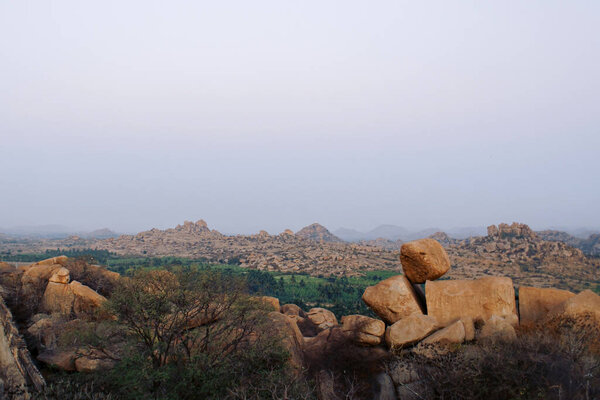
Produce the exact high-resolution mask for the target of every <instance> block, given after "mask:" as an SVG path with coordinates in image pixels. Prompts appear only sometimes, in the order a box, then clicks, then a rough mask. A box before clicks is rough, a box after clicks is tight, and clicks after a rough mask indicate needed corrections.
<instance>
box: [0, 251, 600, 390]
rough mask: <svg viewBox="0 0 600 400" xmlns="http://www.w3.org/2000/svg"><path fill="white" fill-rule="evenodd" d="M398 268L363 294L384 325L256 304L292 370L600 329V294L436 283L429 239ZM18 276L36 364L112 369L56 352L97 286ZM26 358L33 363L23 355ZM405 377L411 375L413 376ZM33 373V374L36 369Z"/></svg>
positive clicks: (42, 272)
mask: <svg viewBox="0 0 600 400" xmlns="http://www.w3.org/2000/svg"><path fill="white" fill-rule="evenodd" d="M400 262H401V264H402V268H403V271H404V274H403V275H397V276H393V277H391V278H388V279H385V280H383V281H381V282H379V283H377V284H376V285H374V286H370V287H367V288H366V290H365V291H364V294H363V296H362V299H363V301H364V302H365V304H366V305H367V306H368V307H370V309H371V310H372V311H373V313H374V314H375V315H377V316H378V317H379V318H372V317H369V316H364V315H346V316H343V317H342V318H341V319H340V320H339V322H338V319H337V318H336V316H335V315H334V314H333V313H332V312H331V311H329V310H327V309H325V308H320V307H317V308H312V309H310V310H307V311H305V310H303V309H301V308H300V307H298V306H297V305H295V304H284V305H280V303H279V300H278V299H277V298H274V297H266V296H265V297H261V298H258V300H260V301H262V303H264V305H265V308H266V309H267V312H268V316H269V319H270V320H271V321H272V326H273V327H274V328H276V330H277V331H279V332H280V333H281V334H282V336H283V339H282V340H283V341H284V343H283V344H284V345H285V347H286V348H287V349H288V350H289V353H290V357H291V364H292V366H294V367H297V368H299V369H300V368H302V367H303V366H306V364H307V360H310V359H311V358H313V359H314V358H316V357H318V356H319V355H322V354H330V353H331V354H336V353H335V352H336V351H338V350H339V349H341V348H344V347H347V346H348V345H352V346H353V348H352V351H354V352H356V353H357V354H360V356H361V357H363V355H364V357H365V358H366V357H369V356H370V355H373V354H389V351H390V350H392V351H396V350H400V349H407V348H411V349H419V348H426V347H428V346H442V347H444V348H445V349H451V348H452V346H455V345H457V344H460V343H463V342H469V341H473V340H477V341H482V342H483V341H495V340H507V341H510V340H514V339H515V338H516V330H515V329H516V328H517V327H518V326H519V325H520V324H521V325H530V324H540V323H542V324H543V323H544V321H549V320H551V319H552V318H557V317H561V316H569V317H571V316H576V315H581V314H586V315H590V314H591V315H595V316H596V317H597V319H598V320H599V321H600V296H598V295H597V294H595V293H593V292H592V291H590V290H585V291H583V292H581V293H579V294H575V293H571V292H569V291H565V290H558V289H552V288H533V287H520V288H519V289H518V292H517V291H515V288H514V285H513V282H512V280H511V279H510V278H507V277H483V278H479V279H474V280H448V279H440V278H442V277H443V276H444V274H446V273H447V272H448V271H449V269H450V262H449V259H448V255H447V254H446V251H445V250H444V248H443V247H442V246H441V245H440V244H439V243H438V242H437V241H435V240H433V239H422V240H417V241H414V242H409V243H405V244H404V245H403V246H402V249H401V255H400ZM91 267H94V268H96V269H97V268H100V267H96V266H90V268H91ZM3 268H4V269H5V270H9V271H11V270H10V269H9V268H8V267H3ZM11 268H12V267H11ZM12 271H16V272H10V273H13V274H20V276H19V278H20V284H21V285H22V290H23V292H24V293H25V294H27V293H33V292H34V291H36V290H37V291H38V293H43V295H42V296H41V299H40V311H42V312H43V314H37V315H34V316H33V317H31V319H30V324H29V326H28V329H27V335H28V336H29V339H31V342H32V343H33V347H34V348H35V349H36V351H37V353H38V356H37V359H38V360H39V361H41V362H44V363H46V364H51V365H55V366H57V367H59V368H62V369H64V370H67V371H80V372H90V371H95V370H98V369H103V368H110V366H111V365H112V363H111V361H110V360H105V359H102V358H101V357H98V355H96V354H87V353H85V352H84V351H82V349H71V348H69V349H63V348H58V347H57V345H56V336H57V332H58V330H60V329H61V328H60V327H61V326H65V324H73V323H84V321H85V318H86V317H87V316H89V315H91V314H94V313H95V312H96V310H98V308H99V307H100V306H101V305H102V303H103V302H104V301H105V300H106V299H105V298H104V297H103V296H102V295H101V294H99V293H97V292H96V291H94V290H93V289H92V288H90V287H88V286H86V285H83V284H81V283H80V282H77V281H72V280H71V276H72V275H73V273H72V271H70V270H69V262H68V259H67V258H66V257H55V258H52V259H49V260H44V261H41V262H38V263H36V264H32V265H30V266H27V267H21V268H18V269H12ZM96 272H98V273H101V274H103V275H106V276H105V277H106V278H107V279H112V280H116V279H119V278H118V274H117V275H116V276H115V274H114V273H112V272H110V271H106V270H104V271H102V270H97V271H96ZM75 276H76V275H75ZM90 284H91V283H90ZM423 286H424V291H423ZM40 291H41V292H40ZM65 320H68V321H67V322H65ZM598 328H599V329H600V326H599V327H598ZM2 346H3V341H2V338H0V356H2V354H6V352H4V353H3V351H2ZM27 355H28V353H27ZM24 357H25V356H24ZM23 359H24V360H25V362H27V358H26V357H25V358H23ZM2 362H3V360H2V357H0V366H1V365H4V364H2ZM6 362H11V360H10V359H9V360H8V361H6ZM7 365H8V364H7ZM403 374H404V373H403ZM406 374H407V376H412V375H411V374H412V372H410V371H409V372H407V373H406ZM33 375H34V376H37V375H35V371H34V373H33ZM29 379H30V380H31V378H29ZM34 379H35V378H34ZM382 379H383V378H382ZM386 379H388V378H386ZM391 379H392V380H393V381H394V382H396V381H398V379H399V378H398V377H395V376H391ZM23 382H25V381H23ZM42 382H43V381H42ZM42 384H43V383H42Z"/></svg>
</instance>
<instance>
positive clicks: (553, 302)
mask: <svg viewBox="0 0 600 400" xmlns="http://www.w3.org/2000/svg"><path fill="white" fill-rule="evenodd" d="M573 296H575V293H572V292H569V291H568V290H561V289H553V288H547V289H542V288H535V287H528V286H521V287H520V288H519V314H520V317H521V323H535V322H538V321H541V320H543V319H544V318H545V317H546V316H547V315H548V313H549V312H550V311H551V310H552V309H554V308H556V307H557V306H558V305H560V304H561V303H563V302H565V301H566V300H568V299H570V298H571V297H573Z"/></svg>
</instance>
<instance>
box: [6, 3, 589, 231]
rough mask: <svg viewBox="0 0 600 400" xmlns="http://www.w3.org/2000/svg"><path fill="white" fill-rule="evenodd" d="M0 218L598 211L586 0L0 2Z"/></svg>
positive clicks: (293, 221)
mask: <svg viewBox="0 0 600 400" xmlns="http://www.w3.org/2000/svg"><path fill="white" fill-rule="evenodd" d="M0 190H1V193H0V227H10V226H15V225H32V224H62V225H68V226H72V227H77V228H85V229H88V228H89V229H92V228H99V227H110V228H112V229H115V230H119V231H137V230H141V229H147V228H150V227H161V228H164V227H170V226H174V225H176V224H177V223H180V222H183V220H186V219H188V220H196V219H199V218H204V219H205V220H206V221H207V222H208V223H209V225H210V226H212V227H216V228H217V229H219V230H222V231H225V232H252V231H258V230H259V229H267V230H268V231H270V232H271V233H277V232H280V231H282V230H283V229H285V228H292V229H298V228H300V227H302V226H304V225H307V224H309V223H312V222H315V221H319V222H321V223H323V224H324V225H326V226H328V227H330V228H333V229H335V228H337V227H340V226H346V227H355V228H360V229H368V228H372V227H374V226H376V225H379V224H382V223H392V224H398V225H404V226H408V227H428V226H436V227H453V226H472V225H487V224H491V223H499V222H512V221H522V222H527V223H530V224H531V225H532V226H534V227H538V228H539V227H546V226H553V225H554V226H572V227H574V226H589V227H600V207H599V206H600V2H598V1H596V0H590V1H568V2H565V1H548V0H544V1H494V2H481V1H447V0H444V1H437V2H436V1H427V2H423V1H410V2H404V1H397V0H394V1H348V0H346V1H323V0H319V1H306V0H305V1H285V0H275V1H260V0H256V1H210V2H209V1H172V0H171V1H148V0H143V1H133V0H128V1H122V0H120V1H106V0H103V1H80V0H77V1H67V0H61V1H39V0H36V1H25V0H19V1H11V0H0Z"/></svg>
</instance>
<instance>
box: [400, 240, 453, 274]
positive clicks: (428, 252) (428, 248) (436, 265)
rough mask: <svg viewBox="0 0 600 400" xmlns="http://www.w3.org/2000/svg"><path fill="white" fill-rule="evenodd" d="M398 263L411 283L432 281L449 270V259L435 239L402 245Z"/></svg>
mask: <svg viewBox="0 0 600 400" xmlns="http://www.w3.org/2000/svg"><path fill="white" fill-rule="evenodd" d="M400 261H401V262H402V269H403V270H404V274H405V275H406V277H407V278H408V280H410V281H411V282H412V283H425V281H433V280H435V279H437V278H439V277H440V276H442V275H444V274H445V273H446V272H448V270H449V269H450V258H448V254H447V253H446V250H444V248H443V247H442V245H441V244H440V243H439V242H438V241H437V240H435V239H420V240H415V241H412V242H408V243H404V244H403V245H402V248H401V249H400Z"/></svg>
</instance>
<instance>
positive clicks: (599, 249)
mask: <svg viewBox="0 0 600 400" xmlns="http://www.w3.org/2000/svg"><path fill="white" fill-rule="evenodd" d="M536 234H537V235H538V236H539V237H540V238H541V239H543V240H547V241H549V242H561V243H566V244H568V245H570V246H573V247H576V248H578V249H580V250H581V251H582V252H583V253H584V254H586V255H588V256H593V257H600V233H595V234H592V235H590V236H589V237H587V238H585V239H584V238H580V237H575V236H572V235H569V234H568V233H566V232H562V231H551V230H548V231H540V232H536Z"/></svg>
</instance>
